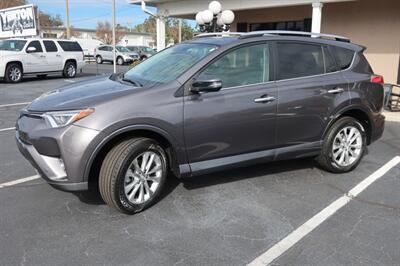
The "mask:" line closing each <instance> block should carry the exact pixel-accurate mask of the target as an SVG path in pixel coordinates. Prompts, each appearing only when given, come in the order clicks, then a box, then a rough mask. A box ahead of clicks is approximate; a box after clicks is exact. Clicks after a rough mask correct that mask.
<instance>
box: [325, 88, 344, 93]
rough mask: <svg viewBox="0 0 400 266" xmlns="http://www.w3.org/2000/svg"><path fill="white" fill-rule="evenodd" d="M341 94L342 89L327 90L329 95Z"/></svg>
mask: <svg viewBox="0 0 400 266" xmlns="http://www.w3.org/2000/svg"><path fill="white" fill-rule="evenodd" d="M341 92H344V89H342V88H335V89H331V90H328V93H330V94H336V93H341Z"/></svg>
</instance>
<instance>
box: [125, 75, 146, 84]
mask: <svg viewBox="0 0 400 266" xmlns="http://www.w3.org/2000/svg"><path fill="white" fill-rule="evenodd" d="M121 77H122V79H121V80H122V81H125V82H129V83H131V84H133V85H135V86H136V87H143V84H142V83H140V82H139V81H135V80H132V79H128V78H125V74H122V76H121Z"/></svg>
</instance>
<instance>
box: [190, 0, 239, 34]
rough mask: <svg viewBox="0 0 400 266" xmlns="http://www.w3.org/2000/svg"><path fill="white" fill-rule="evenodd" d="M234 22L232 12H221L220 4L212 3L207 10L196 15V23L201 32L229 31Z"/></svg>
mask: <svg viewBox="0 0 400 266" xmlns="http://www.w3.org/2000/svg"><path fill="white" fill-rule="evenodd" d="M234 20H235V14H234V13H233V12H232V10H224V11H222V6H221V3H220V2H218V1H212V2H211V3H210V4H209V5H208V9H206V10H203V11H200V12H198V13H197V14H196V22H197V24H198V25H199V27H200V31H201V32H224V31H228V30H229V29H230V26H231V24H232V22H233V21H234Z"/></svg>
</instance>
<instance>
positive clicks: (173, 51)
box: [125, 43, 217, 85]
mask: <svg viewBox="0 0 400 266" xmlns="http://www.w3.org/2000/svg"><path fill="white" fill-rule="evenodd" d="M215 49H217V47H216V46H215V45H208V44H197V43H182V44H177V45H174V46H172V47H170V48H167V49H164V50H163V51H161V52H160V53H157V54H156V55H154V56H152V57H150V58H149V59H147V60H145V61H143V62H142V63H140V64H139V65H137V66H135V67H134V68H132V69H131V70H129V71H128V72H127V73H125V78H128V79H132V80H135V81H140V82H141V83H142V84H143V85H146V83H147V84H149V83H154V82H157V83H165V82H168V81H171V80H174V79H176V78H177V77H179V76H180V75H182V74H183V73H184V72H185V71H187V70H188V69H190V68H191V67H192V66H193V65H194V64H196V63H197V62H198V61H199V60H201V59H202V58H204V57H205V56H207V55H208V54H209V53H211V52H212V51H214V50H215Z"/></svg>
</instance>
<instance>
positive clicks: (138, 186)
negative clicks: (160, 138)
mask: <svg viewBox="0 0 400 266" xmlns="http://www.w3.org/2000/svg"><path fill="white" fill-rule="evenodd" d="M167 169H168V168H167V157H166V154H165V151H164V150H163V149H162V148H161V146H159V145H158V144H157V142H155V141H154V140H151V139H147V138H134V139H128V140H125V141H122V142H120V143H119V144H117V145H116V146H115V147H113V148H112V149H111V150H110V152H109V153H108V154H107V155H106V157H105V159H104V162H103V164H102V166H101V169H100V175H99V189H100V194H101V196H102V198H103V200H104V201H105V202H106V203H107V204H108V205H109V206H110V207H113V208H115V209H117V210H118V211H120V212H123V213H126V214H134V213H137V212H140V211H142V210H144V209H146V208H148V207H149V206H151V205H152V204H154V203H155V202H156V201H157V199H158V197H159V195H160V192H161V191H162V189H163V187H164V184H165V181H166V178H167Z"/></svg>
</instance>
